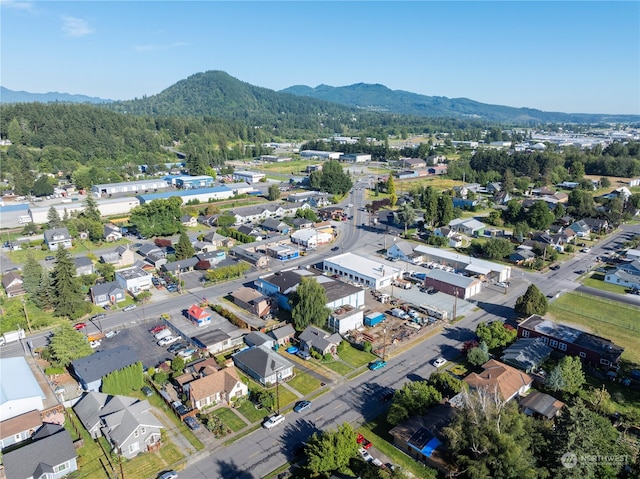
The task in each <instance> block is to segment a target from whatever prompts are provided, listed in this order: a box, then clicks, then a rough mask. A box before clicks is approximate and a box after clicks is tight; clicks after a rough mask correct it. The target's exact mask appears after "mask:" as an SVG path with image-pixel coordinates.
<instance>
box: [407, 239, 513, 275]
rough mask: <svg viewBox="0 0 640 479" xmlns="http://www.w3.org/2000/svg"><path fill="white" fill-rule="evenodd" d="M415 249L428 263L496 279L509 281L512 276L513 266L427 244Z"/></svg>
mask: <svg viewBox="0 0 640 479" xmlns="http://www.w3.org/2000/svg"><path fill="white" fill-rule="evenodd" d="M414 251H415V252H416V253H419V254H421V255H422V258H423V261H424V262H426V263H435V264H437V265H440V266H449V267H451V268H453V269H455V270H456V271H459V272H460V271H465V272H467V273H469V274H473V275H477V276H479V277H485V278H487V279H490V280H495V281H507V280H508V279H509V278H511V266H506V265H503V264H499V263H494V262H492V261H486V260H483V259H478V258H472V257H471V256H467V255H464V254H458V253H456V252H455V251H447V250H445V249H440V248H433V247H431V246H425V245H419V246H416V247H415V248H414Z"/></svg>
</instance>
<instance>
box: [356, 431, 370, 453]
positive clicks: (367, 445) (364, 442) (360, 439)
mask: <svg viewBox="0 0 640 479" xmlns="http://www.w3.org/2000/svg"><path fill="white" fill-rule="evenodd" d="M356 442H357V443H358V444H360V445H361V446H362V447H364V448H365V449H369V448H370V447H371V446H372V444H371V442H370V441H369V440H367V438H366V437H364V436H363V435H362V434H358V436H357V437H356Z"/></svg>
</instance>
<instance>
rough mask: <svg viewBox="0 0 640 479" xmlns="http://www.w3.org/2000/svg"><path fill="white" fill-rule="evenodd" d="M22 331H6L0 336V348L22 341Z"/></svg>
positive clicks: (23, 336)
mask: <svg viewBox="0 0 640 479" xmlns="http://www.w3.org/2000/svg"><path fill="white" fill-rule="evenodd" d="M24 338H25V335H24V329H19V330H17V331H7V332H6V333H4V334H3V335H2V336H0V346H4V345H5V344H9V343H14V342H16V341H18V340H20V339H24Z"/></svg>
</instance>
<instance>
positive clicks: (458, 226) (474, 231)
mask: <svg viewBox="0 0 640 479" xmlns="http://www.w3.org/2000/svg"><path fill="white" fill-rule="evenodd" d="M486 227H487V225H485V224H484V223H482V222H481V221H478V220H476V219H474V218H467V219H462V218H456V219H455V220H451V221H450V222H449V228H451V230H452V231H454V232H456V233H461V234H464V235H467V236H479V235H481V234H482V232H483V231H484V229H485V228H486Z"/></svg>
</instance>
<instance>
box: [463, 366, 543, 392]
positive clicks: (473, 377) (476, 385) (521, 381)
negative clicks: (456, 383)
mask: <svg viewBox="0 0 640 479" xmlns="http://www.w3.org/2000/svg"><path fill="white" fill-rule="evenodd" d="M463 381H464V382H466V383H467V384H468V385H469V386H470V387H471V388H473V389H487V390H488V391H490V392H493V391H494V390H495V391H497V392H498V393H500V395H501V396H502V398H503V399H505V400H508V399H511V398H512V397H513V396H514V395H515V394H516V393H517V392H518V391H519V390H520V388H521V387H522V386H527V385H531V383H533V378H532V377H531V376H529V375H528V374H526V373H523V372H522V371H518V370H517V369H516V368H513V367H511V366H509V365H507V364H504V363H501V362H500V361H496V360H495V359H490V360H489V361H487V362H486V363H484V364H483V365H482V372H481V373H480V374H478V373H471V374H469V375H468V376H467V377H465V378H464V379H463Z"/></svg>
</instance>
